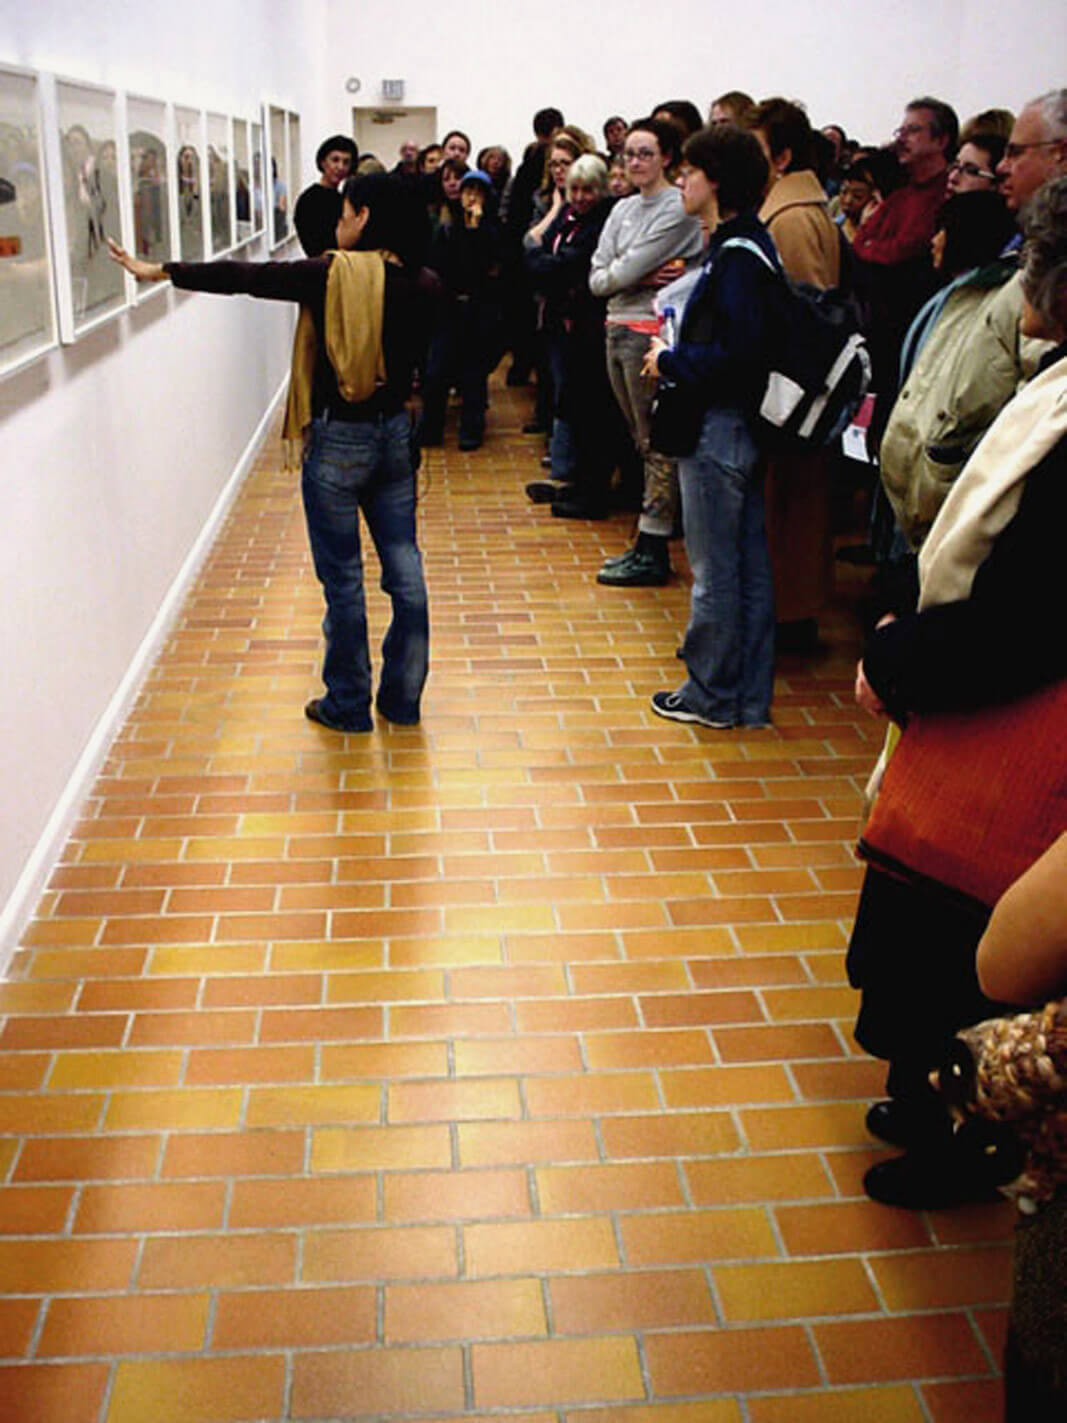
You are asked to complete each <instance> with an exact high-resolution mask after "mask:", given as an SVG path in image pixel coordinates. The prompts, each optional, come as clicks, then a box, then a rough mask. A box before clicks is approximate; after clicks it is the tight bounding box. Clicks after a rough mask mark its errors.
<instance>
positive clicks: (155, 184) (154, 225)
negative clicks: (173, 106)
mask: <svg viewBox="0 0 1067 1423" xmlns="http://www.w3.org/2000/svg"><path fill="white" fill-rule="evenodd" d="M126 147H127V172H128V174H129V193H130V202H129V214H130V215H129V230H130V249H129V250H130V251H131V252H132V253H133V255H134V256H135V257H141V258H143V259H144V260H145V261H148V262H168V261H170V259H171V258H172V257H173V256H174V230H175V222H174V203H173V195H174V174H173V172H172V165H171V155H172V153H173V152H174V132H173V120H172V115H171V112H170V105H169V104H166V103H164V102H163V100H162V99H149V98H144V97H143V96H141V95H139V94H128V95H127V96H126ZM130 282H131V284H132V286H133V296H132V301H133V303H134V304H135V305H140V304H141V302H144V301H148V300H149V299H151V298H152V297H155V296H158V295H160V294H161V293H162V292H165V291H166V290H167V283H166V282H134V281H133V279H132V278H130Z"/></svg>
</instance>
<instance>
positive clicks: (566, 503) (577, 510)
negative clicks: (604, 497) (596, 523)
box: [552, 499, 608, 519]
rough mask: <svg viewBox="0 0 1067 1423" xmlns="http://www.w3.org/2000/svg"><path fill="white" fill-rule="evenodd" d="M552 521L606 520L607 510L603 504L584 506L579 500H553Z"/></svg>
mask: <svg viewBox="0 0 1067 1423" xmlns="http://www.w3.org/2000/svg"><path fill="white" fill-rule="evenodd" d="M552 517H553V518H554V519H606V518H607V517H608V510H607V509H606V508H605V507H604V505H603V504H586V503H585V502H584V501H583V500H581V499H554V500H553V501H552Z"/></svg>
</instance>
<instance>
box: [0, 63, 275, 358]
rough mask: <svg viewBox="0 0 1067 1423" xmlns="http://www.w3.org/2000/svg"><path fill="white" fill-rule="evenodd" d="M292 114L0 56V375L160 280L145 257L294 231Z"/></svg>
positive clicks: (215, 253)
mask: <svg viewBox="0 0 1067 1423" xmlns="http://www.w3.org/2000/svg"><path fill="white" fill-rule="evenodd" d="M300 174H301V164H300V117H299V115H298V114H295V113H293V112H291V111H290V110H287V109H285V108H282V107H280V106H278V105H274V104H264V105H263V106H262V109H261V112H260V114H259V116H258V117H257V118H254V119H248V118H234V117H232V116H231V115H228V114H221V113H212V112H210V111H205V110H202V109H198V108H185V107H182V106H181V105H178V104H171V103H167V102H164V101H163V100H161V99H152V98H146V97H143V96H141V95H137V94H130V93H121V92H116V91H115V90H113V89H106V88H102V87H100V86H99V85H95V84H87V83H84V82H82V81H80V80H71V79H63V78H60V77H58V76H56V75H52V74H46V73H42V72H35V71H32V70H26V69H18V68H14V67H7V66H2V65H0V376H2V375H5V374H8V373H10V372H11V371H14V370H16V369H18V368H19V367H21V366H23V365H26V364H27V363H28V362H29V361H32V360H35V359H36V358H37V357H38V356H40V355H41V354H42V353H43V352H44V351H47V350H50V349H51V348H52V347H54V346H56V345H57V344H59V343H62V344H64V345H68V344H71V343H73V342H74V341H77V340H78V339H79V337H81V336H83V335H84V334H85V333H86V332H88V331H91V330H92V329H94V328H95V327H96V326H98V325H100V324H101V323H102V322H104V321H108V320H110V319H111V318H112V317H113V316H114V315H115V314H116V313H117V312H119V311H122V310H123V309H124V308H125V307H127V306H129V305H131V304H132V303H136V302H139V301H142V300H145V299H147V298H148V297H149V296H150V294H152V293H156V292H159V291H162V290H165V289H166V288H165V286H163V285H160V284H148V285H145V286H142V287H138V286H137V284H136V283H135V282H134V281H133V279H132V278H131V277H130V276H128V275H127V273H125V272H124V271H123V270H122V269H121V267H118V266H116V264H115V263H114V262H112V261H111V259H110V258H109V256H108V252H107V240H106V239H107V238H108V237H114V238H115V239H116V241H118V242H120V243H121V244H122V246H124V247H125V248H127V250H128V251H131V252H133V253H135V254H136V255H137V256H139V257H144V258H145V259H147V260H148V261H154V262H165V261H168V260H172V259H180V260H182V261H188V262H199V261H205V260H210V259H211V258H213V257H219V256H222V255H223V254H225V253H228V252H232V251H233V250H234V249H236V248H238V247H241V246H243V245H244V244H245V243H247V242H250V241H252V240H253V239H254V238H258V237H260V236H263V235H265V236H266V237H267V240H268V243H269V246H270V247H271V249H272V250H273V249H275V248H278V247H281V246H282V245H283V244H285V243H286V242H288V241H289V240H290V237H291V236H292V206H293V203H294V202H295V199H296V192H297V191H298V189H299V184H300Z"/></svg>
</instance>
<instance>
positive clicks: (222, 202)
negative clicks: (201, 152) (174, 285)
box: [207, 113, 236, 257]
mask: <svg viewBox="0 0 1067 1423" xmlns="http://www.w3.org/2000/svg"><path fill="white" fill-rule="evenodd" d="M207 192H208V209H209V216H210V231H211V255H212V256H213V257H220V256H222V254H223V253H225V252H229V251H230V250H231V249H232V248H233V246H234V244H235V240H236V239H235V237H234V217H233V147H232V141H231V135H230V120H229V119H228V118H227V116H226V115H225V114H212V113H209V114H208V115H207Z"/></svg>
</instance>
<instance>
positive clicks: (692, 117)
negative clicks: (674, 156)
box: [652, 99, 704, 138]
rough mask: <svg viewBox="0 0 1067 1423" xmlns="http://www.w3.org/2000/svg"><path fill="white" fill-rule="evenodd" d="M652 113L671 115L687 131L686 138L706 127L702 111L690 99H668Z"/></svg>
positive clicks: (684, 135)
mask: <svg viewBox="0 0 1067 1423" xmlns="http://www.w3.org/2000/svg"><path fill="white" fill-rule="evenodd" d="M652 112H653V113H654V114H669V115H670V117H671V118H672V119H673V120H674V121H675V122H676V123H678V124H680V125H681V126H682V128H683V129H684V130H685V132H684V134H683V137H684V138H688V137H689V135H690V134H691V133H696V131H697V129H698V128H703V126H704V120H703V119H702V118H701V117H700V110H699V109H698V108H697V106H696V104H694V103H693V102H692V101H691V100H689V99H667V100H666V101H665V102H664V103H662V104H657V105H656V106H655V108H653V110H652Z"/></svg>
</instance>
